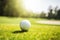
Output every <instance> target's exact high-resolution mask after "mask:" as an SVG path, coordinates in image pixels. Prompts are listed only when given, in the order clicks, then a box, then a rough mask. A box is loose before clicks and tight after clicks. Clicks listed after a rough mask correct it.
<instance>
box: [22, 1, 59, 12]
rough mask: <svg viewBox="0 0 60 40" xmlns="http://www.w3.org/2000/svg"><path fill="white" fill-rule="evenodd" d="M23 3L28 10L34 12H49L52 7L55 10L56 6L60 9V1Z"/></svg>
mask: <svg viewBox="0 0 60 40" xmlns="http://www.w3.org/2000/svg"><path fill="white" fill-rule="evenodd" d="M23 3H24V7H25V9H26V10H28V11H33V12H41V11H45V12H47V10H48V7H49V6H50V5H51V6H52V7H53V8H54V7H55V6H59V7H60V0H24V2H23Z"/></svg>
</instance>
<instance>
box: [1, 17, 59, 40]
mask: <svg viewBox="0 0 60 40" xmlns="http://www.w3.org/2000/svg"><path fill="white" fill-rule="evenodd" d="M24 19H27V20H29V21H30V22H31V28H30V29H29V31H28V32H22V31H21V29H20V22H21V21H22V20H24ZM37 20H44V19H40V18H36V19H35V18H14V17H13V18H12V17H0V40H60V25H48V24H38V23H36V21H37Z"/></svg>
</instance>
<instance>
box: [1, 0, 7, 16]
mask: <svg viewBox="0 0 60 40" xmlns="http://www.w3.org/2000/svg"><path fill="white" fill-rule="evenodd" d="M6 4H7V0H0V16H3V15H4V8H5V5H6Z"/></svg>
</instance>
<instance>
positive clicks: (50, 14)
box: [48, 6, 53, 19]
mask: <svg viewBox="0 0 60 40" xmlns="http://www.w3.org/2000/svg"><path fill="white" fill-rule="evenodd" d="M51 18H53V9H52V7H51V6H50V7H49V12H48V19H51Z"/></svg>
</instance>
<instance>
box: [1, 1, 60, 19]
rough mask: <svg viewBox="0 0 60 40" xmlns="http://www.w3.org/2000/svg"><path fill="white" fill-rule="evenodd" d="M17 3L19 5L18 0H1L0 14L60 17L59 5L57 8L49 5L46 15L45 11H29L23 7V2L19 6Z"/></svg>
mask: <svg viewBox="0 0 60 40" xmlns="http://www.w3.org/2000/svg"><path fill="white" fill-rule="evenodd" d="M16 5H18V4H17V2H16V0H0V16H9V17H34V18H48V19H60V8H58V6H56V7H55V8H52V7H51V6H49V10H48V12H47V16H46V13H45V12H44V11H43V12H41V13H40V14H35V13H33V12H32V11H31V12H27V11H26V10H25V9H23V8H22V7H21V3H20V4H19V5H18V6H16Z"/></svg>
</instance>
